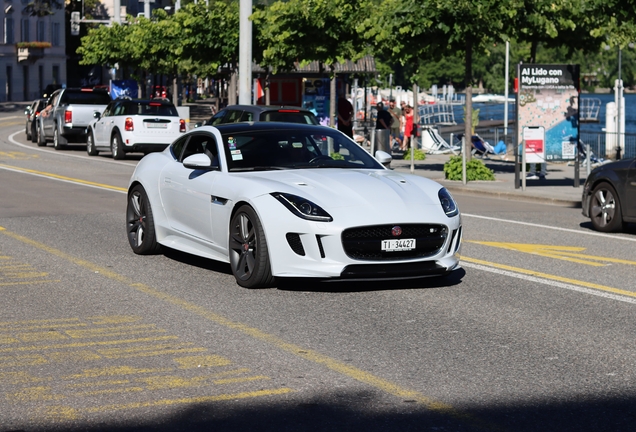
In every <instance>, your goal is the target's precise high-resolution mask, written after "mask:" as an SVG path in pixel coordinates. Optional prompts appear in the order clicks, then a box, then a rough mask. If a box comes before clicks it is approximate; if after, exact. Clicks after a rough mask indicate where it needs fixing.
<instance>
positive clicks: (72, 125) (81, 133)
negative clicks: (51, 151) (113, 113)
mask: <svg viewBox="0 0 636 432" xmlns="http://www.w3.org/2000/svg"><path fill="white" fill-rule="evenodd" d="M110 100H111V99H110V95H109V94H108V92H106V91H105V90H102V89H80V88H63V89H59V90H56V91H54V92H53V94H51V96H50V97H49V100H48V102H47V104H46V108H45V109H44V110H42V111H41V112H40V116H39V117H38V126H37V144H38V145H39V146H45V145H46V143H47V142H48V141H53V147H54V148H55V150H60V149H62V148H64V147H65V146H66V144H68V143H86V129H87V127H88V124H89V123H90V122H91V121H92V120H93V113H95V112H99V113H101V112H102V111H104V109H105V108H106V106H107V105H108V103H109V102H110Z"/></svg>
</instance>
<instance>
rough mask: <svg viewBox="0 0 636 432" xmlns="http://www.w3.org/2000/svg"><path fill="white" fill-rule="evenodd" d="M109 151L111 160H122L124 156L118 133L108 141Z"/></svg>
mask: <svg viewBox="0 0 636 432" xmlns="http://www.w3.org/2000/svg"><path fill="white" fill-rule="evenodd" d="M110 151H111V153H112V154H113V159H117V160H122V159H123V158H124V157H125V156H126V153H124V147H123V143H122V141H121V135H120V133H119V131H117V132H115V133H114V134H113V136H112V138H111V140H110Z"/></svg>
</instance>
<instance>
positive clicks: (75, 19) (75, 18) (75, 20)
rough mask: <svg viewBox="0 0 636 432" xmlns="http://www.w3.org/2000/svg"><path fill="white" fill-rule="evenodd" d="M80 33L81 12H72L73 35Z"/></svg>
mask: <svg viewBox="0 0 636 432" xmlns="http://www.w3.org/2000/svg"><path fill="white" fill-rule="evenodd" d="M79 34H80V13H79V12H71V35H72V36H78V35H79Z"/></svg>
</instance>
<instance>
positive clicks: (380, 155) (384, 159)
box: [375, 150, 393, 168]
mask: <svg viewBox="0 0 636 432" xmlns="http://www.w3.org/2000/svg"><path fill="white" fill-rule="evenodd" d="M375 158H376V159H377V160H378V162H380V163H381V164H382V165H384V166H385V167H387V168H388V167H389V166H390V165H391V161H392V160H393V157H392V156H391V155H390V154H388V153H387V152H385V151H382V150H378V151H376V152H375Z"/></svg>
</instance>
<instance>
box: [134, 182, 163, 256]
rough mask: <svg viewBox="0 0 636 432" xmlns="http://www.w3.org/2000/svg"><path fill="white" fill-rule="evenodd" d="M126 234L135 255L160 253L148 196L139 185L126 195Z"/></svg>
mask: <svg viewBox="0 0 636 432" xmlns="http://www.w3.org/2000/svg"><path fill="white" fill-rule="evenodd" d="M126 234H127V237H128V243H130V247H131V248H132V250H133V252H134V253H136V254H137V255H152V254H156V253H158V252H160V251H161V245H160V244H159V243H157V236H156V233H155V221H154V218H153V216H152V208H151V207H150V201H149V200H148V194H146V191H145V190H144V188H143V187H142V186H141V185H137V186H135V187H133V188H132V189H131V190H130V192H129V193H128V205H127V206H126Z"/></svg>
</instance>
